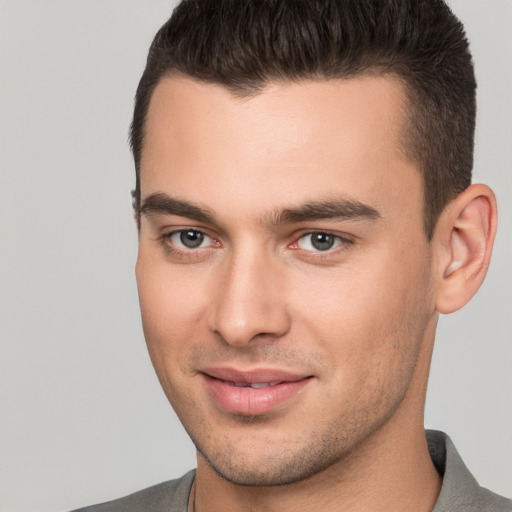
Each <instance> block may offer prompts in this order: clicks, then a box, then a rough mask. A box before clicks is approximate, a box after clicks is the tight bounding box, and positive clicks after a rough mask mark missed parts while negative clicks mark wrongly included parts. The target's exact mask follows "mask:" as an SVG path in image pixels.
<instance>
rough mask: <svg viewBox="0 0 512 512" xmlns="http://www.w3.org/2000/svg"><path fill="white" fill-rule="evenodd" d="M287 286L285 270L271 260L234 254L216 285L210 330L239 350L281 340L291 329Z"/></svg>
mask: <svg viewBox="0 0 512 512" xmlns="http://www.w3.org/2000/svg"><path fill="white" fill-rule="evenodd" d="M284 282H285V279H284V275H283V268H282V267H281V266H280V263H279V262H277V261H272V258H271V257H265V256H264V255H262V254H261V253H259V254H255V253H253V254H247V253H245V254H233V255H232V256H231V257H230V258H229V260H226V261H224V262H223V269H222V271H221V272H219V274H218V278H217V280H216V281H215V286H216V290H215V291H214V294H213V295H214V299H213V301H212V303H211V304H210V311H209V315H208V324H209V328H210V329H211V330H212V331H214V332H215V333H216V334H218V335H219V336H220V337H221V338H222V339H223V340H224V341H225V342H227V343H228V344H230V345H233V346H240V347H242V346H245V345H249V344H250V343H251V342H252V341H254V340H256V339H262V338H266V339H276V338H279V337H281V336H282V335H284V334H285V333H286V332H287V331H288V330H289V327H290V316H289V314H288V308H287V303H286V302H287V301H286V289H285V288H286V287H285V285H284Z"/></svg>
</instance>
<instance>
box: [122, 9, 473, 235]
mask: <svg viewBox="0 0 512 512" xmlns="http://www.w3.org/2000/svg"><path fill="white" fill-rule="evenodd" d="M172 74H177V75H184V76H188V77H190V78H193V79H196V80H198V81H201V82H205V83H212V84H219V85H222V86H224V87H226V88H227V89H228V90H229V91H231V92H232V93H233V94H234V95H237V96H248V95H251V94H256V93H257V92H258V91H260V90H261V89H262V88H263V87H264V86H265V84H267V83H269V82H272V81H294V82H298V81H301V80H330V79H343V78H352V77H355V76H360V75H365V74H372V75H391V76H394V77H396V78H398V79H399V81H400V82H401V83H402V84H403V89H404V91H405V97H406V106H405V111H406V115H405V121H404V127H403V134H404V135H403V137H402V144H403V146H404V151H405V154H406V155H407V156H408V157H409V158H411V159H412V160H413V161H414V162H415V163H416V164H417V166H418V168H419V170H420V172H421V173H422V177H423V184H424V190H425V193H424V197H425V205H424V223H425V232H426V234H427V237H428V239H429V240H430V239H431V238H432V235H433V232H434V229H435V225H436V222H437V219H438V217H439V214H440V213H441V211H442V210H443V208H444V207H445V206H446V204H447V203H448V202H449V201H450V200H451V199H453V198H454V197H455V196H456V195H457V194H458V193H460V192H461V191H462V190H464V189H465V188H466V187H467V186H469V184H470V183H471V171H472V167H473V145H474V130H475V116H476V99H475V96H476V82H475V76H474V69H473V62H472V58H471V54H470V51H469V44H468V41H467V38H466V35H465V33H464V28H463V26H462V24H461V23H460V22H459V20H458V19H457V18H456V17H455V16H454V14H453V13H452V12H451V11H450V9H449V8H448V6H447V5H446V4H445V3H444V2H443V1H441V0H184V1H182V2H181V3H180V4H179V5H178V6H177V7H176V8H175V10H174V12H173V13H172V16H171V18H170V19H169V20H168V21H167V22H166V23H165V24H164V25H163V26H162V28H161V29H160V30H159V31H158V33H157V34H156V36H155V38H154V40H153V42H152V44H151V47H150V50H149V55H148V59H147V64H146V68H145V70H144V73H143V75H142V78H141V80H140V83H139V86H138V88H137V93H136V96H135V108H134V115H133V121H132V125H131V132H130V136H131V146H132V151H133V156H134V160H135V169H136V187H135V190H134V207H135V213H136V215H137V217H138V218H139V216H140V171H141V169H140V163H141V152H142V148H143V143H144V125H145V118H146V115H147V112H148V108H149V103H150V100H151V96H152V94H153V91H154V89H155V87H156V85H157V84H158V82H159V81H160V80H161V79H162V77H164V76H168V75H172Z"/></svg>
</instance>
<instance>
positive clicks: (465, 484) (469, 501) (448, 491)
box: [426, 430, 512, 512]
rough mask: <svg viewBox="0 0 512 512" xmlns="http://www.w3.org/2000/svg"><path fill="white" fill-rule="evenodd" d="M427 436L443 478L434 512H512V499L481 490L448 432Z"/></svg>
mask: <svg viewBox="0 0 512 512" xmlns="http://www.w3.org/2000/svg"><path fill="white" fill-rule="evenodd" d="M426 435H427V444H428V448H429V451H430V456H431V457H432V462H433V463H434V465H435V466H436V468H437V470H438V471H439V474H440V475H441V476H442V477H443V483H442V485H441V492H440V494H439V497H438V500H437V503H436V506H435V507H434V510H433V512H452V511H461V512H462V511H464V512H512V501H511V500H509V499H507V498H504V497H503V496H499V495H497V494H495V493H493V492H491V491H489V490H488V489H485V488H483V487H480V485H479V484H478V482H477V481H476V480H475V478H474V477H473V475H472V474H471V473H470V472H469V470H468V468H467V467H466V465H465V464H464V462H463V461H462V459H461V457H460V455H459V453H458V452H457V450H456V448H455V446H454V444H453V442H452V441H451V439H450V438H449V437H448V436H447V435H446V434H445V433H443V432H437V431H435V430H428V431H427V432H426Z"/></svg>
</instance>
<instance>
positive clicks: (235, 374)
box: [201, 366, 311, 384]
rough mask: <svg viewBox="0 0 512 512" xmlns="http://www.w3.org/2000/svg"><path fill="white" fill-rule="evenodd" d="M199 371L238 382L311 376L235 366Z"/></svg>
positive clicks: (262, 381) (282, 380)
mask: <svg viewBox="0 0 512 512" xmlns="http://www.w3.org/2000/svg"><path fill="white" fill-rule="evenodd" d="M201 373H204V374H205V375H208V376H209V377H213V378H215V379H219V380H225V381H228V382H236V383H240V384H258V383H268V382H273V383H274V382H275V383H280V382H296V381H299V380H302V379H306V378H308V377H311V375H308V374H304V373H296V372H291V371H287V370H281V369H272V368H255V369H251V370H239V369H237V368H232V367H219V366H215V367H207V368H203V369H202V370H201Z"/></svg>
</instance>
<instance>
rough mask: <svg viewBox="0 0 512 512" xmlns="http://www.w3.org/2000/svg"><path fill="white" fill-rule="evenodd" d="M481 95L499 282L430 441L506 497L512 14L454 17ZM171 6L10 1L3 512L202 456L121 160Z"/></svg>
mask: <svg viewBox="0 0 512 512" xmlns="http://www.w3.org/2000/svg"><path fill="white" fill-rule="evenodd" d="M451 4H452V5H453V8H454V10H455V12H456V13H457V14H458V15H459V16H460V17H461V18H462V20H463V21H464V23H465V25H466V28H467V31H468V34H469V37H470V40H471V43H472V48H473V52H474V58H475V61H476V66H477V74H478V79H479V119H478V122H479V124H478V133H477V152H476V166H475V178H476V181H483V182H486V183H488V184H490V185H491V186H492V187H494V189H495V190H496V192H497V195H498V200H499V206H500V214H501V219H500V227H499V236H498V240H497V243H496V250H495V257H494V261H493V264H492V266H491V269H490V271H489V275H488V279H487V281H486V283H485V284H484V286H483V288H482V289H481V290H480V291H479V293H478V295H477V296H476V297H475V299H474V300H473V301H472V302H471V303H470V304H469V305H468V306H467V307H466V308H465V309H464V310H462V311H461V312H459V313H456V314H454V315H450V316H449V317H443V318H442V319H441V323H440V328H439V335H438V340H437V348H436V352H435V355H434V363H433V368H432V377H431V383H430V388H429V393H428V405H427V412H426V424H427V425H428V426H431V427H436V428H440V429H443V430H446V431H447V432H449V433H450V435H451V436H452V438H453V439H454V441H455V443H456V445H457V447H458V449H459V451H460V452H461V454H462V455H463V457H464V458H465V460H466V462H467V464H468V466H469V467H470V469H471V470H472V471H473V472H474V474H475V475H476V476H477V478H478V479H479V480H480V482H481V483H482V484H483V485H486V486H488V487H490V488H491V489H493V490H495V491H498V492H500V493H503V494H506V495H508V496H511V495H512V436H511V433H512V407H511V398H512V372H511V362H512V343H511V334H512V322H511V317H512V270H511V263H510V262H512V244H511V238H512V237H511V235H512V208H511V199H512V195H511V192H512V175H511V172H510V171H511V169H510V167H511V162H512V151H511V147H512V101H511V96H512V73H511V65H510V64H511V63H512V31H511V30H510V27H511V26H512V3H511V2H510V1H509V0H490V1H486V2H484V1H483V0H457V1H455V0H454V1H452V2H451ZM172 5H173V2H169V1H161V0H151V1H143V0H87V1H85V0H80V1H79V0H45V1H40V0H3V1H0V141H1V147H0V166H1V175H0V219H1V227H0V230H1V231H0V244H1V253H0V258H1V260H0V263H1V275H0V290H1V292H0V301H1V302H0V334H1V359H0V372H1V373H0V378H1V382H0V404H1V416H0V422H1V423H0V432H1V437H0V443H1V444H0V486H1V488H0V509H1V510H2V511H6V512H7V511H9V512H16V511H30V512H33V511H50V510H51V511H63V510H67V509H71V508H74V507H77V506H79V505H85V504H89V503H93V502H99V501H103V500H107V499H112V498H115V497H118V496H121V495H123V494H127V493H129V492H132V491H134V490H137V489H140V488H142V487H144V486H148V485H150V484H153V483H156V482H159V481H162V480H165V479H169V478H172V477H177V476H179V475H181V474H182V473H183V472H185V471H186V470H187V469H189V468H191V467H193V466H194V464H195V461H194V450H193V447H192V445H191V443H190V441H189V440H188V438H187V436H186V434H185V433H184V432H183V430H182V428H181V426H180V425H179V422H178V421H177V419H176V418H175V417H174V414H173V412H172V410H171V408H170V406H168V404H167V402H166V400H165V398H164V396H163V393H162V392H161V390H160V387H159V384H158V382H157V380H156V377H155V376H154V375H153V370H152V368H151V365H150V363H149V358H148V356H147V355H146V350H145V346H144V341H143V336H142V330H141V327H140V319H139V312H138V305H137V296H136V288H135V279H134V270H133V267H134V261H135V255H136V245H137V239H136V231H135V227H134V225H133V222H132V218H131V206H130V195H129V191H130V189H131V187H132V186H133V170H132V161H131V156H130V154H129V151H128V146H127V143H126V139H127V127H128V124H129V121H130V116H131V108H132V98H133V94H134V91H135V87H136V84H137V81H138V78H139V76H140V73H141V72H142V69H143V65H144V61H145V56H146V52H147V48H148V46H149V43H150V41H151V39H152V36H153V34H154V33H155V31H156V30H157V28H158V27H159V26H160V25H161V24H162V23H163V22H164V21H165V19H166V18H167V17H168V15H169V14H170V11H171V7H172Z"/></svg>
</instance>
